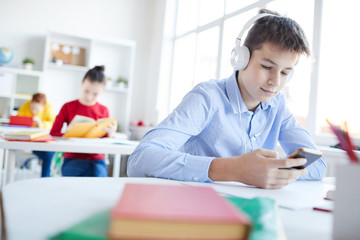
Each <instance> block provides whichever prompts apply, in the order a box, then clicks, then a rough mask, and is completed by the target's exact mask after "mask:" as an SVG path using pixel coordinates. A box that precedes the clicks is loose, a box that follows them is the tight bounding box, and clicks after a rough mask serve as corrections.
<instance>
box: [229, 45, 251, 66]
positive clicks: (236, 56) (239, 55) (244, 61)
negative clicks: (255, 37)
mask: <svg viewBox="0 0 360 240" xmlns="http://www.w3.org/2000/svg"><path fill="white" fill-rule="evenodd" d="M249 59H250V51H249V49H248V48H247V47H246V46H241V47H234V48H233V50H232V51H231V66H232V67H233V68H234V69H235V70H243V69H245V68H246V66H247V65H248V63H249Z"/></svg>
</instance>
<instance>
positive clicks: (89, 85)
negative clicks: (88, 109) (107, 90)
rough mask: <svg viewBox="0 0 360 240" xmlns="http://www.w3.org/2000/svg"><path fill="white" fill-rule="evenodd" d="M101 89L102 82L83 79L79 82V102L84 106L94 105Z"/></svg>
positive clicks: (102, 86) (102, 87)
mask: <svg viewBox="0 0 360 240" xmlns="http://www.w3.org/2000/svg"><path fill="white" fill-rule="evenodd" d="M103 89H104V84H103V83H99V82H91V81H90V80H88V79H85V81H83V82H82V84H81V96H80V99H79V100H80V103H81V104H83V105H85V106H92V105H94V104H95V103H96V101H97V99H98V98H99V96H100V93H101V92H102V91H103Z"/></svg>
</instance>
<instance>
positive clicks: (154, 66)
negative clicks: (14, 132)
mask: <svg viewBox="0 0 360 240" xmlns="http://www.w3.org/2000/svg"><path fill="white" fill-rule="evenodd" d="M164 10H165V0H61V1H60V0H52V1H48V0H32V1H27V0H0V46H4V47H11V48H12V49H13V50H14V58H13V60H12V61H11V62H10V63H9V64H8V65H7V66H9V67H21V62H22V60H23V59H24V58H25V57H31V58H33V59H34V60H35V62H36V64H35V69H36V70H41V69H42V62H43V56H44V44H45V37H46V33H47V30H49V29H59V30H63V31H67V32H77V33H79V34H84V35H90V34H94V35H96V36H99V35H100V36H106V37H115V38H126V39H131V40H134V41H136V44H137V46H136V57H135V72H134V83H133V93H132V103H131V111H130V112H131V114H130V119H131V120H132V121H138V120H143V121H145V122H146V123H148V124H154V123H156V121H157V119H156V99H157V98H156V95H157V85H158V74H159V63H160V55H161V54H160V51H161V46H160V44H161V40H162V28H163V18H164ZM59 91H66V86H64V89H59ZM59 107H61V106H56V109H58V108H59Z"/></svg>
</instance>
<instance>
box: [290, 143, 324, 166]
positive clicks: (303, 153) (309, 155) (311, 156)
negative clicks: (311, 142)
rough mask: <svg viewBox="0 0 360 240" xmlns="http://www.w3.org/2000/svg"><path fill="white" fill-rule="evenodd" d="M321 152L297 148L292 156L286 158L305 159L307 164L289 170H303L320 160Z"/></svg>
mask: <svg viewBox="0 0 360 240" xmlns="http://www.w3.org/2000/svg"><path fill="white" fill-rule="evenodd" d="M321 156H322V152H320V151H317V150H314V149H310V148H299V149H298V150H296V151H295V152H293V153H292V154H290V155H289V156H288V158H306V160H307V162H306V163H305V164H304V165H302V166H296V167H291V168H290V169H303V168H306V167H308V166H309V165H310V164H312V163H313V162H315V161H316V160H318V159H319V158H321Z"/></svg>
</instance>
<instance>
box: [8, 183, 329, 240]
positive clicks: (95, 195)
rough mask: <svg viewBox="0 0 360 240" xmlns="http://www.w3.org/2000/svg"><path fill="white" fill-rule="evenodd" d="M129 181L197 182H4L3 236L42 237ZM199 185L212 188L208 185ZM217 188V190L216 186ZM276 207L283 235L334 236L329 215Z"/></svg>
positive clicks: (116, 194) (91, 210) (99, 207)
mask: <svg viewBox="0 0 360 240" xmlns="http://www.w3.org/2000/svg"><path fill="white" fill-rule="evenodd" d="M129 182H131V183H134V182H135V183H149V184H177V185H179V184H196V185H198V184H199V183H188V182H186V183H185V182H179V181H172V180H166V179H158V178H128V177H121V178H37V179H29V180H24V181H17V182H13V183H11V184H8V185H6V186H5V187H4V188H3V192H2V197H3V206H4V210H5V225H6V233H7V239H8V240H12V239H28V240H31V239H36V240H41V239H46V238H47V237H49V236H52V235H54V234H57V233H58V232H60V231H62V230H64V229H67V228H69V227H70V226H73V225H75V224H77V223H78V222H80V221H82V220H84V219H86V218H88V217H90V216H91V215H93V214H96V213H98V212H100V211H103V210H106V209H110V208H112V207H113V206H115V203H116V202H117V200H118V199H119V198H120V196H121V192H122V190H123V187H124V185H125V183H129ZM303 183H304V184H306V182H303ZM201 185H206V186H214V184H212V183H202V184H201ZM325 185H326V183H325V182H324V187H325ZM216 190H217V191H218V190H219V189H218V186H217V187H216ZM220 190H221V189H220ZM285 191H286V190H285ZM304 194H306V193H304ZM279 209H280V216H281V220H282V222H283V225H284V229H285V233H286V237H287V239H289V240H297V239H322V240H328V239H332V221H333V214H332V213H325V212H319V211H313V210H311V209H309V208H307V209H301V210H289V209H286V208H279Z"/></svg>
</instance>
